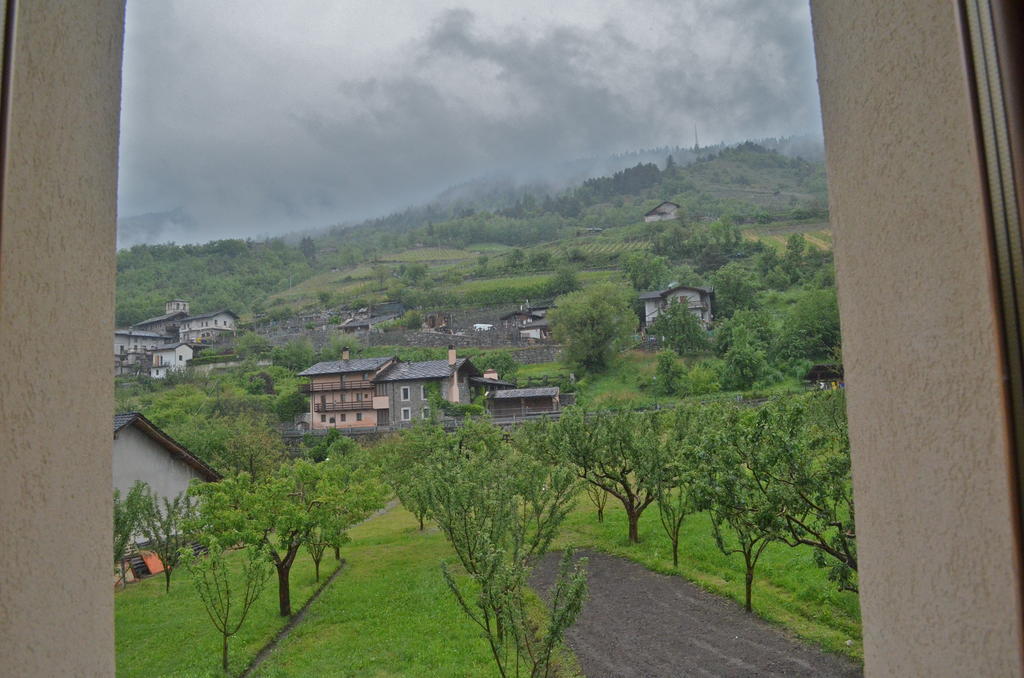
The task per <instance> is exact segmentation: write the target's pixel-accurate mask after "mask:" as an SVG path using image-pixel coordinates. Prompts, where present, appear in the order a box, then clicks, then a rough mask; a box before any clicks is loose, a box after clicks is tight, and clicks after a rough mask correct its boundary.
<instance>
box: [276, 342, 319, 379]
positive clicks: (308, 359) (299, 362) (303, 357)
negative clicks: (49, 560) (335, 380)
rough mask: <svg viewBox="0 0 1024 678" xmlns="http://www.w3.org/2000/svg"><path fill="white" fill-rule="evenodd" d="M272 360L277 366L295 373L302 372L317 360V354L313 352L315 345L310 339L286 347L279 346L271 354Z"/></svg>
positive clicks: (288, 344) (289, 343) (290, 343)
mask: <svg viewBox="0 0 1024 678" xmlns="http://www.w3.org/2000/svg"><path fill="white" fill-rule="evenodd" d="M270 358H271V360H273V361H274V364H275V365H280V366H281V367H284V368H287V369H289V370H291V371H293V372H301V371H302V370H304V369H306V368H307V367H309V366H310V365H312V364H313V362H314V361H315V360H316V353H315V352H314V351H313V344H311V343H310V342H309V339H296V340H295V341H290V342H288V343H287V344H285V345H284V346H278V347H276V348H274V349H273V350H272V351H271V352H270Z"/></svg>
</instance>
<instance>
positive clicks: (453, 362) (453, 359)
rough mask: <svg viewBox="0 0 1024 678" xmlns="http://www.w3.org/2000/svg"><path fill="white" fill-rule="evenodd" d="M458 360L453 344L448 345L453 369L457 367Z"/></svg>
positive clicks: (449, 362) (449, 358)
mask: <svg viewBox="0 0 1024 678" xmlns="http://www.w3.org/2000/svg"><path fill="white" fill-rule="evenodd" d="M457 359H458V358H457V357H456V356H455V347H454V346H452V345H451V344H448V364H449V365H451V366H452V367H455V361H456V360H457Z"/></svg>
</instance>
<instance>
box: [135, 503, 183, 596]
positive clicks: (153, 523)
mask: <svg viewBox="0 0 1024 678" xmlns="http://www.w3.org/2000/svg"><path fill="white" fill-rule="evenodd" d="M143 506H144V508H143V510H142V515H141V520H140V523H139V529H140V531H141V532H142V536H143V537H145V538H146V540H147V541H148V542H149V547H148V548H149V550H151V551H153V552H154V553H156V555H157V557H158V558H160V562H161V563H162V564H163V566H164V591H165V592H167V591H170V590H171V573H172V571H173V570H174V568H175V567H177V566H178V561H179V560H181V551H182V549H185V548H187V547H188V545H189V543H191V541H192V539H191V537H192V535H190V534H189V533H188V531H187V530H186V529H185V525H186V524H187V523H188V522H189V521H190V520H191V519H192V513H193V510H194V508H195V507H194V506H193V504H192V500H191V499H190V498H189V496H188V492H187V491H185V492H182V493H180V494H178V495H177V496H175V497H174V498H173V499H168V498H167V497H160V496H158V495H156V494H154V493H153V492H150V491H149V490H148V489H147V490H146V492H145V500H144V504H143Z"/></svg>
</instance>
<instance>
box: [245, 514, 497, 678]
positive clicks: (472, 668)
mask: <svg viewBox="0 0 1024 678" xmlns="http://www.w3.org/2000/svg"><path fill="white" fill-rule="evenodd" d="M350 536H351V537H352V542H351V543H350V544H348V545H346V546H345V548H344V549H343V554H344V557H345V558H346V560H347V563H346V565H345V570H344V571H343V572H342V573H341V575H340V576H339V577H338V579H336V580H335V581H334V584H332V585H331V587H330V588H329V589H327V590H326V591H324V594H323V595H322V596H321V597H320V599H319V600H318V601H317V602H316V603H314V604H313V605H312V606H311V607H310V609H309V614H308V615H307V617H306V619H305V620H304V621H303V623H302V624H300V625H299V626H298V627H296V628H295V630H294V631H293V632H292V633H291V635H290V636H289V637H288V638H287V639H286V640H285V641H284V642H283V643H282V645H281V646H280V647H279V648H278V649H277V650H276V651H275V652H274V653H273V654H272V655H271V656H270V657H269V658H268V659H267V661H266V662H264V664H263V665H262V666H261V667H260V669H259V671H258V673H257V674H256V675H258V676H260V677H261V678H283V677H285V676H374V677H377V678H382V677H384V676H389V677H391V676H395V677H397V676H408V677H409V678H413V677H420V676H438V677H449V676H450V677H453V678H454V677H458V676H463V677H465V678H477V677H481V676H496V675H497V669H496V668H495V665H494V661H493V659H492V658H491V654H490V650H489V648H488V645H487V642H486V641H485V640H484V638H483V637H482V636H481V633H480V631H479V629H478V628H477V627H476V626H475V625H473V623H472V622H471V621H470V620H469V618H468V617H466V615H465V614H464V613H463V612H462V610H461V609H459V607H458V605H457V604H456V602H455V599H454V597H453V596H452V594H451V592H450V591H449V590H448V587H447V586H446V585H445V583H444V580H443V579H442V577H441V569H440V563H441V561H442V560H445V559H449V558H452V557H454V555H453V553H452V550H451V548H450V547H449V546H448V543H447V542H446V541H445V539H444V536H443V535H442V534H441V533H440V532H438V531H437V529H436V528H433V529H431V528H430V526H429V525H428V528H427V530H426V531H425V532H423V533H421V532H419V530H418V528H417V524H416V521H415V519H414V518H413V517H412V515H411V514H410V513H409V512H408V511H406V510H404V509H402V508H401V507H399V508H395V509H393V510H391V511H390V512H389V513H387V514H385V515H383V516H380V517H377V518H374V519H373V520H371V521H369V522H366V523H364V524H362V525H360V526H359V527H357V528H355V529H353V530H352V531H351V532H350Z"/></svg>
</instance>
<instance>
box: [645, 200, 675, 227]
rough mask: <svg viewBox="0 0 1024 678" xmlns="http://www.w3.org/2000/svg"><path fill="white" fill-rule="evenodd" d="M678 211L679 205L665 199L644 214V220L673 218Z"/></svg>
mask: <svg viewBox="0 0 1024 678" xmlns="http://www.w3.org/2000/svg"><path fill="white" fill-rule="evenodd" d="M678 212H679V205H677V204H676V203H674V202H668V201H665V202H663V203H661V204H660V205H658V206H657V207H655V208H654V209H652V210H651V211H649V212H647V213H646V214H644V221H645V222H651V221H668V220H670V219H675V218H676V216H677V213H678Z"/></svg>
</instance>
